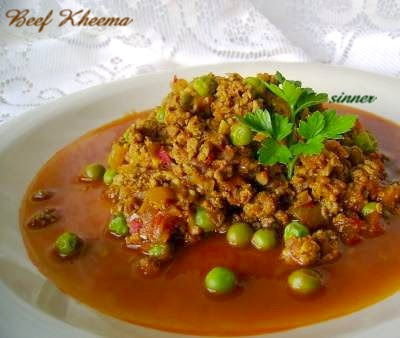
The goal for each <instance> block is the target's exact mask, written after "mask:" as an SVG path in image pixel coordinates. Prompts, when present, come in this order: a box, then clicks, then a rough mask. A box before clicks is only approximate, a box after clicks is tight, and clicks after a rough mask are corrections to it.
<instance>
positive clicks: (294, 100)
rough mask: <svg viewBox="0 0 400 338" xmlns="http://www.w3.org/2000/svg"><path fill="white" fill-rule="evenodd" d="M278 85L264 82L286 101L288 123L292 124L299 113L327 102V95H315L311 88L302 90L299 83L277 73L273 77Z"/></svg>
mask: <svg viewBox="0 0 400 338" xmlns="http://www.w3.org/2000/svg"><path fill="white" fill-rule="evenodd" d="M275 76H276V78H277V80H278V82H279V84H278V85H275V84H272V83H268V82H264V84H265V86H266V87H267V88H268V89H269V90H270V91H271V92H273V93H274V94H275V95H276V96H278V97H280V98H281V99H283V100H284V101H286V102H287V103H288V105H289V108H290V116H291V118H290V121H291V122H294V121H295V120H296V116H297V114H298V113H299V112H301V111H302V110H304V109H305V108H308V107H311V106H315V105H317V104H320V103H323V102H326V101H328V94H326V93H320V94H317V93H315V92H314V91H313V90H312V89H311V88H302V87H301V82H300V81H291V80H286V79H285V78H284V77H283V75H282V74H281V73H279V72H277V74H276V75H275Z"/></svg>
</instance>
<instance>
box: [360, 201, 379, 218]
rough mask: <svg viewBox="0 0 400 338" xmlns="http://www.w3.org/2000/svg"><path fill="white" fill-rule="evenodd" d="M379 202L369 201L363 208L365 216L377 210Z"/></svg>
mask: <svg viewBox="0 0 400 338" xmlns="http://www.w3.org/2000/svg"><path fill="white" fill-rule="evenodd" d="M377 204H378V203H376V202H369V203H367V204H365V205H364V207H363V208H362V210H361V213H362V214H363V216H368V215H369V214H371V213H373V212H374V211H376V210H377V209H376V207H377Z"/></svg>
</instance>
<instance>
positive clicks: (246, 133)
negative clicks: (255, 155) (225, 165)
mask: <svg viewBox="0 0 400 338" xmlns="http://www.w3.org/2000/svg"><path fill="white" fill-rule="evenodd" d="M230 138H231V142H232V144H233V145H235V146H246V145H248V144H249V143H250V142H251V140H252V138H253V133H252V132H251V129H250V128H249V127H248V126H246V125H245V124H243V123H240V122H238V123H235V124H234V125H233V126H232V127H231V133H230Z"/></svg>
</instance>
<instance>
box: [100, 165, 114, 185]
mask: <svg viewBox="0 0 400 338" xmlns="http://www.w3.org/2000/svg"><path fill="white" fill-rule="evenodd" d="M115 175H117V171H116V170H115V169H111V168H108V169H107V170H106V171H105V173H104V175H103V181H104V183H105V184H107V185H110V184H111V183H112V182H113V180H114V177H115Z"/></svg>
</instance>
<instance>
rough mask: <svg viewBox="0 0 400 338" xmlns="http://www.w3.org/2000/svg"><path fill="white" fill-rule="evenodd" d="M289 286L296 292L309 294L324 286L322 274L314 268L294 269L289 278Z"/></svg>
mask: <svg viewBox="0 0 400 338" xmlns="http://www.w3.org/2000/svg"><path fill="white" fill-rule="evenodd" d="M288 283H289V287H290V288H291V289H292V290H293V291H295V292H296V293H300V294H303V295H309V294H312V293H314V292H316V291H318V290H319V289H320V288H321V286H322V281H321V275H320V274H319V273H318V272H317V271H315V270H312V269H299V270H295V271H293V272H292V273H291V274H290V275H289V278H288Z"/></svg>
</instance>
